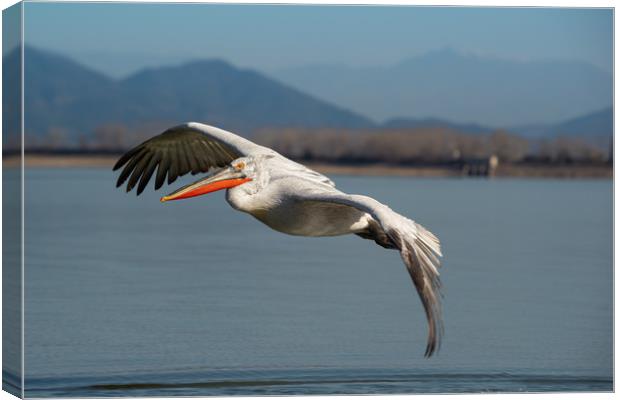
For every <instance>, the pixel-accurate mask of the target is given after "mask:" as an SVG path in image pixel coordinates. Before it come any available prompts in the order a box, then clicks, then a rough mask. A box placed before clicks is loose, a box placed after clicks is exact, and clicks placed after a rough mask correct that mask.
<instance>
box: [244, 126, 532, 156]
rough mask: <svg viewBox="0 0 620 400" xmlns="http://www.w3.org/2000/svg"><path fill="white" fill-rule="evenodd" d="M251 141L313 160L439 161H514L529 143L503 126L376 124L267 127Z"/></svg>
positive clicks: (525, 149)
mask: <svg viewBox="0 0 620 400" xmlns="http://www.w3.org/2000/svg"><path fill="white" fill-rule="evenodd" d="M255 139H256V141H258V142H260V143H261V144H264V145H266V146H269V147H272V148H274V149H275V150H277V151H278V152H280V153H283V154H286V155H288V156H290V157H293V158H298V159H309V160H317V161H327V162H336V161H349V162H385V163H398V164H402V163H445V162H452V161H458V160H463V159H478V158H488V157H490V156H492V155H496V156H497V157H498V158H499V160H500V161H503V162H518V161H520V160H523V159H524V158H525V157H526V156H527V155H528V154H529V152H530V149H531V147H532V146H531V143H530V142H529V141H528V140H527V139H524V138H522V137H520V136H517V135H514V134H510V133H508V132H506V131H496V132H493V133H491V134H486V135H483V134H477V135H475V134H464V133H461V132H457V131H454V130H451V129H446V128H435V127H432V128H413V129H400V128H399V129H376V130H363V131H350V130H340V129H299V128H288V129H269V130H263V131H260V132H259V133H258V135H257V136H256V138H255Z"/></svg>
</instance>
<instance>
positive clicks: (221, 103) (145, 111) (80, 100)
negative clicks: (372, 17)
mask: <svg viewBox="0 0 620 400" xmlns="http://www.w3.org/2000/svg"><path fill="white" fill-rule="evenodd" d="M24 58H25V63H24V64H25V67H24V68H25V74H26V81H25V108H26V112H25V115H26V124H25V125H26V126H25V131H26V133H27V134H29V135H33V136H37V135H45V134H47V133H48V132H49V131H50V129H55V128H57V129H62V130H63V131H64V132H65V133H66V134H67V135H68V136H69V138H70V139H76V138H77V137H78V136H79V135H88V134H91V133H92V131H93V130H94V129H95V128H96V127H98V126H100V125H102V124H106V123H122V124H125V125H128V126H135V125H138V124H141V123H149V122H153V121H164V122H169V123H179V122H184V121H189V120H197V121H206V122H209V123H211V124H214V125H218V126H221V127H223V128H226V129H231V130H238V131H241V132H245V133H246V134H249V133H251V132H252V131H254V130H255V129H258V128H261V127H265V126H287V127H288V126H300V127H321V126H330V127H346V128H361V127H368V126H372V125H373V122H372V121H371V120H370V119H368V118H366V117H364V116H361V115H358V114H355V113H353V112H351V111H348V110H346V109H344V108H341V107H338V106H335V105H332V104H330V103H328V102H325V101H321V100H317V99H316V98H314V97H312V96H309V95H306V94H304V93H302V92H300V91H299V90H296V89H293V88H290V87H288V86H286V85H284V84H281V83H279V82H277V81H275V80H273V79H270V78H268V77H266V76H264V75H262V74H260V73H258V72H256V71H252V70H245V69H238V68H236V67H234V66H232V65H230V64H228V63H226V62H224V61H220V60H205V61H196V62H191V63H187V64H183V65H179V66H173V67H162V68H149V69H145V70H142V71H140V72H138V73H136V74H133V75H131V76H129V77H127V78H125V79H122V80H113V79H111V78H109V77H107V76H105V75H102V74H100V73H98V72H95V71H93V70H90V69H88V68H86V67H84V66H82V65H79V64H77V63H76V62H74V61H73V60H71V59H69V58H67V57H64V56H60V55H57V54H53V53H50V52H47V51H42V50H39V49H35V48H32V47H26V49H25V56H24ZM18 63H19V52H17V51H13V52H11V53H9V54H7V55H6V56H5V57H4V58H3V64H4V67H5V68H7V69H6V70H9V69H10V68H12V69H13V70H17V68H16V67H15V65H17V64H18ZM4 85H5V87H6V89H5V90H8V91H15V90H17V89H16V88H15V86H17V85H19V82H18V81H15V80H14V79H9V80H5V81H4ZM13 125H15V122H14V123H13ZM13 128H14V126H13Z"/></svg>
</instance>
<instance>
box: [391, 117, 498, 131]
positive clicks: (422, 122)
mask: <svg viewBox="0 0 620 400" xmlns="http://www.w3.org/2000/svg"><path fill="white" fill-rule="evenodd" d="M381 127H384V128H412V129H414V128H444V129H450V130H453V131H456V132H463V133H469V134H474V135H478V134H485V133H491V132H494V131H496V130H497V129H496V128H492V127H489V126H484V125H480V124H475V123H463V124H460V123H456V122H451V121H447V120H443V119H440V118H419V119H416V118H392V119H388V120H387V121H385V122H384V123H383V124H381Z"/></svg>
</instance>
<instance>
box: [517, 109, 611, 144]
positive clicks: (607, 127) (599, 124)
mask: <svg viewBox="0 0 620 400" xmlns="http://www.w3.org/2000/svg"><path fill="white" fill-rule="evenodd" d="M510 130H511V131H512V132H516V133H519V134H520V135H522V136H525V137H530V138H547V139H552V138H554V137H557V136H569V137H575V138H580V139H583V140H585V141H586V142H588V143H591V144H593V145H596V146H598V147H600V148H603V149H608V148H609V146H610V144H611V140H612V138H613V134H614V110H613V108H611V107H608V108H605V109H603V110H599V111H595V112H593V113H588V114H586V115H581V116H579V117H576V118H570V119H568V120H565V121H562V122H559V123H556V124H536V125H524V126H516V127H513V128H511V129H510Z"/></svg>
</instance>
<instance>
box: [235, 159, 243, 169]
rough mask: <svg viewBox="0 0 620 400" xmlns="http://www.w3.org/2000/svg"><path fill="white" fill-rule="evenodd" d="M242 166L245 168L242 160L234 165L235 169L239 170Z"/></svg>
mask: <svg viewBox="0 0 620 400" xmlns="http://www.w3.org/2000/svg"><path fill="white" fill-rule="evenodd" d="M243 168H245V163H244V162H243V161H241V162H239V163H237V165H235V169H237V170H239V171H241V170H242V169H243Z"/></svg>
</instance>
